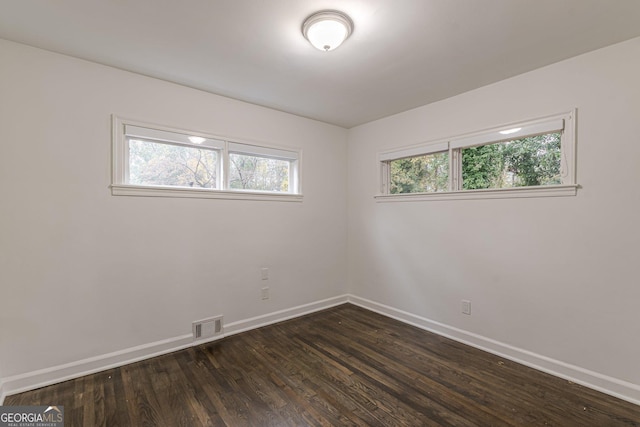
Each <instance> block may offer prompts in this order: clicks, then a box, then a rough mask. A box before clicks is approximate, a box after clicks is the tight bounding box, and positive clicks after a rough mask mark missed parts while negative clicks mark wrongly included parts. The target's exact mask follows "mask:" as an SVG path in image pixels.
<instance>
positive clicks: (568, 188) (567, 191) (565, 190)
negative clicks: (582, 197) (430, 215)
mask: <svg viewBox="0 0 640 427" xmlns="http://www.w3.org/2000/svg"><path fill="white" fill-rule="evenodd" d="M577 193H578V185H573V184H572V185H549V186H544V187H542V186H541V187H515V188H500V189H490V190H464V191H447V192H441V193H406V194H378V195H376V196H374V198H375V199H376V202H422V201H425V202H426V201H443V200H473V199H520V198H529V197H568V196H575V195H576V194H577Z"/></svg>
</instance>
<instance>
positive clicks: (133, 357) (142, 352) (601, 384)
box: [0, 295, 640, 405]
mask: <svg viewBox="0 0 640 427" xmlns="http://www.w3.org/2000/svg"><path fill="white" fill-rule="evenodd" d="M346 302H350V303H352V304H355V305H357V306H360V307H362V308H365V309H367V310H371V311H374V312H376V313H380V314H382V315H384V316H387V317H391V318H393V319H396V320H399V321H401V322H404V323H407V324H410V325H413V326H416V327H418V328H421V329H424V330H427V331H430V332H434V333H436V334H438V335H442V336H445V337H447V338H451V339H453V340H455V341H458V342H461V343H463V344H467V345H470V346H472V347H476V348H478V349H480V350H484V351H487V352H489V353H493V354H495V355H498V356H500V357H504V358H505V359H509V360H513V361H514V362H517V363H521V364H523V365H525V366H529V367H531V368H534V369H537V370H540V371H542V372H546V373H548V374H551V375H554V376H557V377H560V378H564V379H566V380H569V381H572V382H575V383H577V384H581V385H584V386H585V387H589V388H592V389H594V390H597V391H600V392H603V393H606V394H609V395H611V396H614V397H617V398H619V399H622V400H626V401H628V402H631V403H634V404H636V405H640V385H638V384H633V383H629V382H627V381H623V380H620V379H617V378H613V377H610V376H607V375H604V374H600V373H598V372H593V371H590V370H588V369H584V368H581V367H579V366H575V365H571V364H568V363H565V362H561V361H558V360H554V359H551V358H549V357H546V356H542V355H539V354H536V353H533V352H530V351H527V350H523V349H520V348H517V347H513V346H510V345H508V344H504V343H501V342H499V341H496V340H492V339H490V338H487V337H483V336H481V335H477V334H474V333H472V332H468V331H465V330H462V329H458V328H455V327H452V326H448V325H445V324H443V323H440V322H436V321H434V320H430V319H427V318H424V317H420V316H417V315H415V314H411V313H408V312H405V311H402V310H398V309H395V308H393V307H389V306H387V305H384V304H380V303H377V302H374V301H370V300H367V299H364V298H360V297H357V296H354V295H342V296H338V297H334V298H329V299H326V300H322V301H317V302H314V303H310V304H304V305H301V306H298V307H293V308H290V309H285V310H280V311H276V312H273V313H268V314H265V315H262V316H257V317H253V318H250V319H245V320H241V321H237V322H233V323H229V324H227V325H225V326H224V333H223V334H221V335H218V336H216V337H214V338H213V339H211V340H198V341H193V338H192V335H191V334H188V335H182V336H179V337H174V338H170V339H166V340H162V341H157V342H154V343H149V344H143V345H140V346H136V347H132V348H128V349H125V350H120V351H116V352H113V353H109V354H105V355H101V356H96V357H92V358H88V359H84V360H79V361H77V362H72V363H68V364H64V365H59V366H54V367H51V368H46V369H41V370H38V371H35V372H30V373H27V374H21V375H15V376H12V377H7V378H0V405H2V404H3V402H4V399H5V397H6V396H8V395H12V394H16V393H21V392H24V391H28V390H34V389H36V388H40V387H44V386H47V385H51V384H56V383H59V382H62V381H67V380H70V379H74V378H78V377H81V376H84V375H89V374H93V373H96V372H100V371H104V370H107V369H111V368H115V367H118V366H123V365H126V364H129V363H134V362H138V361H140V360H144V359H149V358H152V357H156V356H160V355H163V354H167V353H171V352H174V351H178V350H182V349H185V348H188V347H192V346H196V345H201V344H204V343H206V342H209V341H214V340H218V339H221V338H224V337H227V336H230V335H235V334H238V333H241V332H245V331H248V330H251V329H256V328H260V327H262V326H266V325H270V324H273V323H277V322H281V321H284V320H289V319H292V318H295V317H299V316H303V315H305V314H310V313H313V312H316V311H320V310H324V309H327V308H330V307H334V306H337V305H340V304H344V303H346Z"/></svg>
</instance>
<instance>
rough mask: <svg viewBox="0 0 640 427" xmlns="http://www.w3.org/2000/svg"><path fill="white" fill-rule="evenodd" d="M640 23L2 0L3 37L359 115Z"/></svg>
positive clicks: (586, 8) (347, 118) (616, 11)
mask: <svg viewBox="0 0 640 427" xmlns="http://www.w3.org/2000/svg"><path fill="white" fill-rule="evenodd" d="M322 9H337V10H340V11H343V12H345V13H347V14H348V15H350V16H351V18H352V19H353V21H354V25H355V29H354V33H353V35H352V36H351V38H349V39H348V40H347V41H346V42H345V43H344V44H343V45H342V46H341V47H340V48H338V49H337V50H335V51H332V52H321V51H318V50H316V49H314V48H313V47H311V45H310V44H309V43H308V42H307V41H306V40H305V39H304V38H303V37H302V34H301V30H300V27H301V25H302V22H303V21H304V19H305V18H306V17H307V16H308V15H310V14H312V13H313V12H316V11H318V10H322ZM636 36H640V1H639V0H180V1H176V0H38V1H36V0H0V38H5V39H8V40H13V41H17V42H20V43H25V44H28V45H32V46H36V47H40V48H44V49H48V50H51V51H54V52H60V53H63V54H68V55H71V56H75V57H79V58H84V59H88V60H91V61H95V62H99V63H102V64H107V65H111V66H114V67H118V68H122V69H125V70H130V71H134V72H137V73H141V74H145V75H148V76H152V77H157V78H160V79H164V80H168V81H172V82H176V83H180V84H183V85H186V86H191V87H194V88H198V89H202V90H205V91H209V92H213V93H216V94H220V95H225V96H229V97H232V98H236V99H240V100H244V101H248V102H252V103H255V104H259V105H264V106H267V107H271V108H275V109H278V110H282V111H287V112H291V113H294V114H298V115H300V116H305V117H310V118H313V119H317V120H321V121H324V122H328V123H333V124H336V125H339V126H343V127H347V128H349V127H353V126H356V125H358V124H362V123H366V122H368V121H371V120H375V119H378V118H381V117H385V116H388V115H391V114H395V113H399V112H402V111H405V110H408V109H411V108H414V107H417V106H420V105H424V104H428V103H431V102H434V101H437V100H440V99H444V98H448V97H450V96H453V95H456V94H459V93H462V92H465V91H468V90H471V89H474V88H477V87H480V86H483V85H486V84H489V83H493V82H496V81H499V80H502V79H505V78H507V77H510V76H514V75H517V74H521V73H523V72H526V71H530V70H533V69H536V68H539V67H542V66H544V65H548V64H551V63H554V62H557V61H560V60H562V59H566V58H569V57H572V56H575V55H578V54H581V53H584V52H587V51H590V50H594V49H598V48H600V47H604V46H607V45H610V44H613V43H617V42H619V41H623V40H626V39H630V38H633V37H636Z"/></svg>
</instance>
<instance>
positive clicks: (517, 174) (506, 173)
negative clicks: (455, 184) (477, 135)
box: [462, 133, 562, 190]
mask: <svg viewBox="0 0 640 427" xmlns="http://www.w3.org/2000/svg"><path fill="white" fill-rule="evenodd" d="M560 137H561V135H560V133H549V134H544V135H537V136H530V137H526V138H521V139H516V140H512V141H507V142H501V143H497V144H489V145H482V146H479V147H473V148H465V149H463V150H462V188H463V189H464V190H475V189H483V188H510V187H530V186H538V185H554V184H560V183H561V182H562V180H561V177H560V156H561V151H560Z"/></svg>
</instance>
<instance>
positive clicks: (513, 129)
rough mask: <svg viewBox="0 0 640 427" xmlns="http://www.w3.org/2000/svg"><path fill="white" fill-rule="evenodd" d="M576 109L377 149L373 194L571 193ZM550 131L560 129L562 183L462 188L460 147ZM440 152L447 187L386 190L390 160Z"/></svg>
mask: <svg viewBox="0 0 640 427" xmlns="http://www.w3.org/2000/svg"><path fill="white" fill-rule="evenodd" d="M576 113H577V110H576V109H573V110H571V111H569V112H565V113H561V114H556V115H553V116H548V117H543V118H539V119H535V120H529V121H525V122H519V123H512V124H508V125H503V126H498V127H495V128H491V129H486V130H483V131H479V132H474V133H470V134H465V135H459V136H455V137H451V138H446V139H442V140H437V141H431V142H427V143H423V144H418V145H412V146H408V147H403V148H399V149H393V150H388V151H383V152H380V153H378V164H379V171H380V173H379V177H380V187H379V188H380V193H379V194H377V195H375V196H374V197H375V199H376V200H377V201H379V202H391V201H428V200H467V199H504V198H523V197H564V196H575V195H576V194H577V189H578V187H579V186H578V185H577V183H576V120H575V118H576ZM553 132H561V142H560V150H561V160H560V161H561V164H560V165H561V172H560V175H561V179H562V184H558V185H540V186H529V187H513V188H491V189H480V190H463V189H462V167H461V166H462V158H461V153H462V149H464V148H470V147H477V146H479V145H488V144H494V143H499V142H505V141H511V140H514V139H519V138H524V137H527V136H534V135H541V134H545V133H553ZM441 152H448V153H449V191H444V192H432V193H402V194H391V193H390V192H389V191H390V188H389V187H390V186H389V184H390V182H391V175H390V173H391V171H390V167H389V165H390V162H391V161H393V160H399V159H403V158H407V157H414V156H420V155H427V154H434V153H441Z"/></svg>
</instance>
